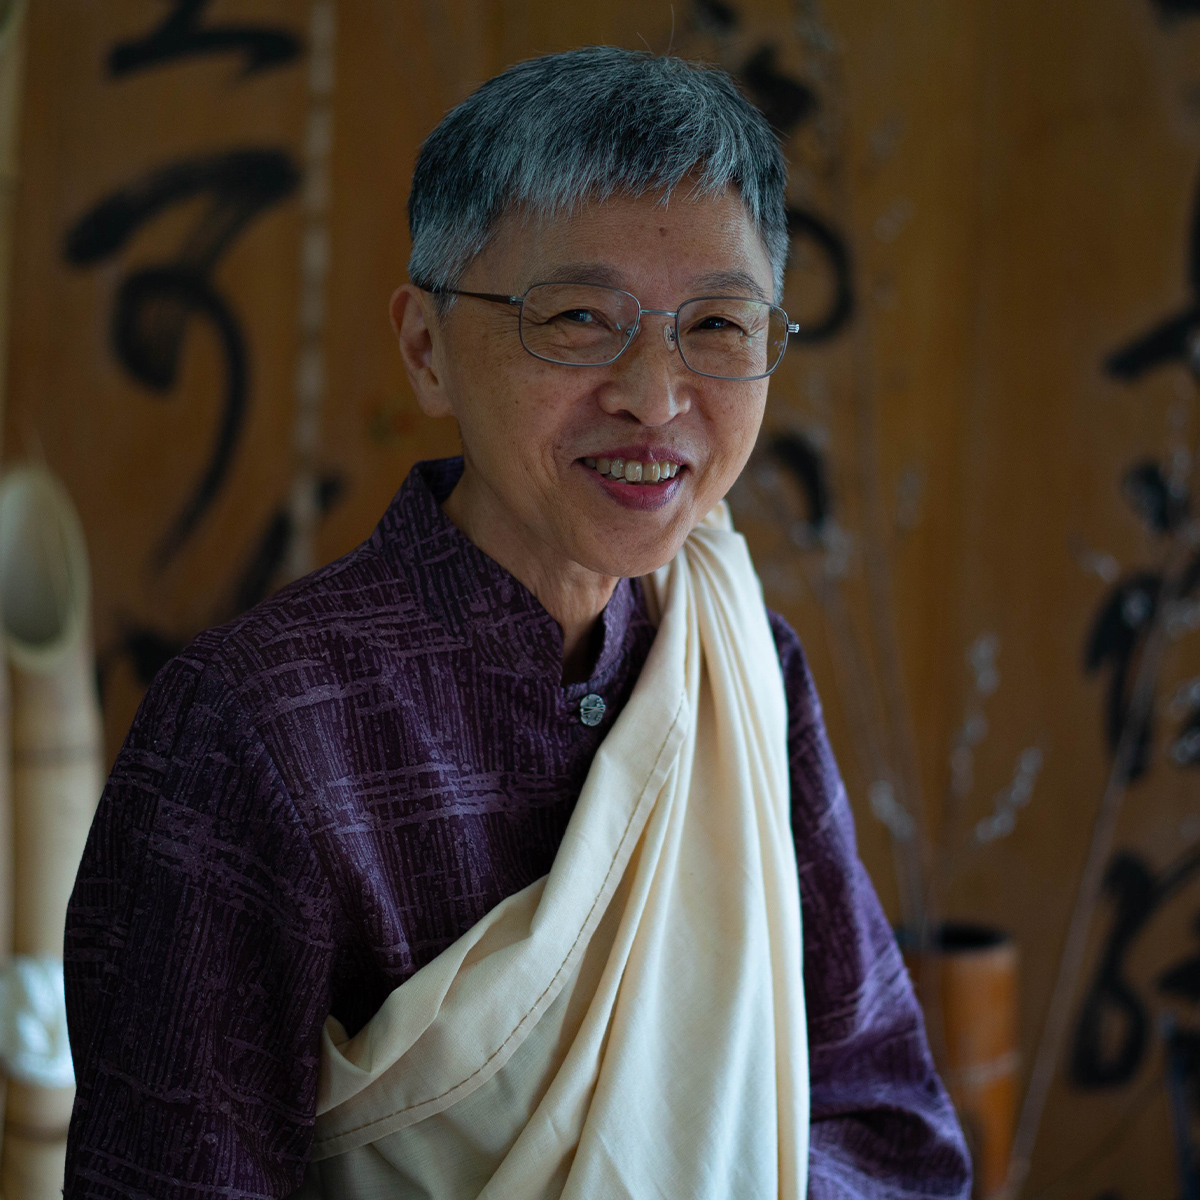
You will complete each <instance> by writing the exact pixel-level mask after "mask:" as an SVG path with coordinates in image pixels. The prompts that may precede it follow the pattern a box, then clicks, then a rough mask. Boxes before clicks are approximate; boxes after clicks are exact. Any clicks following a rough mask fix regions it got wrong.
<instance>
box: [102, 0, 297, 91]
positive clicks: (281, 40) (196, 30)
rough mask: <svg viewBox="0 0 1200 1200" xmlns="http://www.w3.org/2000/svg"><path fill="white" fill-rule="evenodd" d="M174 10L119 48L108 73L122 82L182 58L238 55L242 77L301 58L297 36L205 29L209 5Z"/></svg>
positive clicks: (192, 2)
mask: <svg viewBox="0 0 1200 1200" xmlns="http://www.w3.org/2000/svg"><path fill="white" fill-rule="evenodd" d="M169 2H170V3H172V5H173V7H172V9H171V11H170V12H169V13H168V14H167V15H166V17H165V18H164V19H163V21H162V23H161V24H159V25H156V26H155V27H154V28H153V29H152V30H151V31H150V32H149V33H148V34H146V35H145V37H140V38H133V39H131V40H130V41H127V42H118V43H117V45H115V46H114V47H113V48H112V50H111V52H110V53H109V56H108V73H109V74H110V75H111V76H113V77H114V78H117V79H119V78H120V77H121V76H123V75H130V74H132V73H133V72H135V71H144V70H146V69H148V68H150V67H157V66H161V65H162V64H163V63H168V62H175V61H176V60H178V59H181V58H195V57H198V56H200V55H204V54H229V53H240V54H242V55H244V56H245V65H244V69H243V72H242V74H243V77H245V76H247V75H253V74H255V73H256V72H258V71H267V70H271V69H272V68H273V67H282V66H286V65H287V64H288V63H290V62H292V61H293V60H294V59H296V58H297V57H299V54H300V49H301V43H300V39H299V38H298V37H296V35H295V34H293V33H289V32H287V31H286V30H283V29H272V28H269V27H267V26H265V25H233V24H229V25H202V24H201V23H200V21H201V18H202V16H203V15H204V10H205V9H206V8H207V7H208V4H209V0H169Z"/></svg>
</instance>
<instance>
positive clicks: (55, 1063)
mask: <svg viewBox="0 0 1200 1200" xmlns="http://www.w3.org/2000/svg"><path fill="white" fill-rule="evenodd" d="M0 1063H2V1064H3V1067H4V1072H5V1074H6V1075H8V1076H9V1078H11V1079H18V1080H20V1081H21V1082H22V1083H30V1084H34V1085H35V1086H38V1087H47V1088H65V1087H70V1086H71V1085H72V1084H74V1082H75V1071H74V1068H73V1067H72V1065H71V1043H70V1041H69V1039H68V1037H67V997H66V989H65V987H64V985H63V964H62V959H61V958H32V957H30V956H28V955H25V954H15V955H13V956H12V958H10V959H9V960H8V962H7V963H5V964H4V966H3V968H0Z"/></svg>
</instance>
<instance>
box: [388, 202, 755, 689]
mask: <svg viewBox="0 0 1200 1200" xmlns="http://www.w3.org/2000/svg"><path fill="white" fill-rule="evenodd" d="M686 191H687V189H686V187H685V188H683V189H681V192H684V193H686ZM553 279H562V280H572V281H576V282H591V283H605V284H609V285H611V286H614V287H619V288H623V289H624V290H626V291H629V292H632V293H633V294H634V295H635V296H637V297H638V299H639V300H640V301H641V303H642V305H643V307H644V308H657V309H668V310H674V309H676V308H677V307H678V306H679V304H680V303H681V302H682V301H684V300H686V299H688V298H690V297H692V296H701V295H712V294H714V293H716V294H726V295H728V294H738V295H749V296H757V297H759V298H762V299H770V298H771V293H772V275H771V265H770V261H769V259H768V256H767V251H766V247H765V246H764V244H763V242H762V239H761V238H760V237H759V235H758V233H757V232H756V231H755V229H754V226H753V224H752V223H751V221H750V219H749V217H748V216H747V214H746V210H745V208H744V206H743V204H742V202H741V199H740V197H739V196H738V195H737V194H736V192H734V191H727V192H725V193H724V194H722V195H720V196H718V197H715V198H689V197H686V196H685V195H676V196H673V197H672V198H671V200H670V202H669V203H668V204H666V205H663V204H661V203H660V202H659V200H658V198H657V197H653V196H647V197H640V198H622V199H614V200H611V201H608V202H606V203H603V204H592V205H589V206H587V207H585V208H583V209H582V211H580V212H579V213H577V214H573V215H569V216H564V217H561V218H557V219H554V220H545V221H539V222H533V221H530V220H525V219H522V218H521V217H520V216H518V215H516V214H510V215H509V216H508V217H506V218H505V219H504V220H502V221H501V223H500V225H499V227H498V229H497V230H496V233H495V235H494V237H493V239H492V241H491V242H490V243H489V245H488V247H487V248H486V249H485V250H484V252H483V253H482V254H480V255H479V257H478V258H477V259H476V260H475V261H474V262H473V263H472V264H471V267H470V268H469V270H468V271H467V272H466V274H465V276H464V277H463V279H462V280H461V282H460V284H459V286H460V287H461V288H463V289H466V290H470V291H479V292H499V293H503V294H506V295H507V294H511V295H520V294H521V293H522V292H524V291H525V289H526V288H527V287H529V286H530V285H531V284H534V283H539V282H544V281H547V280H553ZM391 315H392V322H393V326H394V328H395V329H396V333H397V336H398V338H399V341H400V349H401V354H402V356H403V359H404V365H405V368H406V370H407V372H408V377H409V379H410V381H411V383H412V386H413V389H414V391H415V392H416V396H417V400H418V403H419V404H420V407H421V409H422V411H423V412H425V413H426V414H427V415H429V416H433V417H443V416H452V417H454V419H455V420H456V421H457V422H458V428H459V432H460V436H461V438H462V445H463V456H464V459H465V468H464V471H463V475H462V479H461V480H460V482H459V484H458V485H457V487H456V488H455V490H454V492H453V493H452V494H451V495H450V497H449V498H448V499H447V501H446V503H445V506H444V507H445V511H446V513H447V515H448V516H449V517H450V519H451V520H452V521H454V523H455V524H456V525H457V526H458V527H459V528H460V529H461V530H462V531H463V532H464V533H465V534H466V536H467V537H468V538H470V540H471V541H472V542H474V543H475V544H476V545H477V546H478V547H479V548H480V549H481V550H483V551H484V552H485V553H486V554H488V555H489V556H490V557H491V558H493V559H495V560H496V561H497V562H498V563H500V565H501V566H503V567H505V568H506V569H507V570H508V571H510V572H511V573H512V574H513V575H515V576H516V577H517V579H519V580H520V581H521V582H522V583H523V584H525V586H526V587H528V588H529V589H530V591H532V592H533V594H534V595H535V596H537V598H538V599H539V600H540V601H541V603H542V604H543V605H544V606H545V608H546V610H547V611H548V612H549V613H550V614H551V616H553V617H554V618H555V619H556V620H557V621H558V623H559V625H560V626H561V627H562V630H563V655H564V680H570V679H572V678H582V677H583V674H582V673H583V672H585V671H586V662H587V647H588V635H589V633H590V631H591V629H592V627H593V625H594V623H595V621H596V618H597V616H598V615H599V613H600V612H601V610H602V609H603V608H604V606H605V604H606V603H607V602H608V599H609V597H610V596H611V594H612V591H613V588H614V587H615V586H616V583H617V580H618V579H619V578H620V577H622V576H636V575H644V574H646V573H647V572H650V571H653V570H655V569H656V568H657V567H660V566H662V565H663V564H664V563H666V562H668V561H669V560H670V559H671V558H672V557H673V556H674V554H675V552H676V551H677V550H678V549H679V547H680V546H681V545H682V543H683V540H684V539H685V538H686V537H687V535H688V534H689V533H690V532H691V530H692V529H693V528H694V527H695V525H696V524H697V523H698V522H699V521H700V520H701V519H702V518H703V517H704V516H705V514H706V513H707V512H708V511H709V510H710V509H711V508H712V507H713V505H714V504H716V502H717V501H718V500H720V499H721V497H723V496H724V495H725V493H726V492H727V491H728V490H729V488H730V486H731V485H732V484H733V482H734V480H735V479H736V478H737V476H738V474H739V472H740V471H741V469H742V467H743V466H744V465H745V462H746V459H747V458H748V457H749V454H750V451H751V449H752V447H753V445H754V440H755V438H756V436H757V434H758V429H759V425H760V424H761V422H762V416H763V409H764V406H765V404H766V398H767V383H768V381H767V380H766V379H759V380H753V381H749V382H733V381H726V380H718V379H708V378H705V377H703V376H700V375H696V374H694V373H692V372H691V371H689V370H688V368H687V367H686V366H684V364H683V362H682V360H681V359H680V357H679V354H678V352H677V350H675V348H674V347H673V345H672V344H671V342H670V340H669V339H668V338H667V337H665V336H664V335H663V325H664V324H666V323H668V321H669V318H666V317H661V316H643V318H642V327H641V331H640V332H639V334H638V336H637V337H636V338H635V339H634V341H633V343H632V345H630V347H629V348H628V349H627V350H626V351H625V353H624V354H623V355H622V356H621V357H620V358H619V359H617V361H616V362H614V363H611V364H609V365H608V366H603V367H591V366H588V367H569V366H559V365H555V364H551V363H545V362H542V361H540V360H538V359H536V358H534V357H533V356H532V355H530V354H528V353H526V351H525V350H524V348H523V347H522V346H521V343H520V339H519V337H518V316H517V310H516V309H515V308H507V307H505V306H503V305H499V304H493V303H489V302H486V301H481V300H475V299H470V298H459V299H457V300H456V301H455V303H454V305H453V307H452V308H451V310H450V311H449V313H447V314H446V315H445V316H444V317H441V316H439V315H438V313H437V311H436V309H435V306H434V302H433V298H432V297H431V296H429V295H428V294H427V293H425V292H422V291H420V289H418V288H416V287H414V286H413V285H411V284H406V285H404V286H403V287H401V288H399V289H398V290H397V291H396V293H395V295H394V296H393V297H392V301H391ZM621 447H645V448H646V449H647V450H648V451H653V454H654V455H655V456H656V457H657V458H659V459H664V458H665V459H668V460H671V461H675V462H680V463H682V464H684V466H683V468H682V469H681V470H680V472H679V475H678V477H677V480H676V483H677V484H678V486H676V487H674V488H672V489H671V495H670V497H669V499H667V501H666V502H665V503H663V504H662V505H661V506H659V507H658V508H656V509H650V510H647V509H640V510H639V509H634V508H630V507H627V506H626V505H625V504H623V503H620V502H619V501H618V500H617V499H614V495H613V493H614V491H615V488H613V487H609V486H607V485H605V484H604V483H603V482H602V481H601V478H600V476H599V475H598V474H597V472H595V471H594V470H592V469H590V468H588V467H587V466H585V464H584V462H583V460H584V458H585V457H588V456H590V457H597V458H598V457H602V456H608V457H612V456H614V454H613V452H614V451H619V449H620V448H621ZM624 457H640V456H636V455H631V454H626V455H624ZM646 457H647V458H649V457H651V455H650V454H649V453H648V454H647V455H646ZM619 486H620V487H622V488H623V487H626V486H628V485H619Z"/></svg>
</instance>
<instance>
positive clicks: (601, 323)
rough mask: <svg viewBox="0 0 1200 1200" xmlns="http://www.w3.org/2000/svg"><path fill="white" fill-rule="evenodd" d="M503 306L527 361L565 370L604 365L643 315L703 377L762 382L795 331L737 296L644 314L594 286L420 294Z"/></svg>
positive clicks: (630, 299) (769, 309) (783, 318)
mask: <svg viewBox="0 0 1200 1200" xmlns="http://www.w3.org/2000/svg"><path fill="white" fill-rule="evenodd" d="M424 290H425V291H428V292H432V293H433V294H435V295H449V296H470V297H472V298H473V299H475V300H489V301H491V302H492V303H493V304H508V305H512V306H513V307H514V308H517V309H518V310H519V313H520V317H519V329H520V336H521V345H522V346H524V347H525V349H526V350H527V351H529V353H530V354H532V355H533V357H534V358H540V359H541V360H542V361H543V362H549V363H559V364H561V365H562V366H564V367H604V366H607V365H608V364H609V363H611V362H616V360H617V359H618V358H620V357H621V355H622V354H624V353H625V351H626V350H627V349H628V348H629V344H630V342H632V341H633V339H634V338H635V337H636V336H637V333H638V330H639V329H640V328H641V320H642V316H643V315H645V314H649V315H651V316H656V317H672V318H673V322H672V323H671V324H667V325H664V326H663V336H664V337H665V339H666V341H667V345H668V346H670V347H671V348H672V349H678V351H679V357H680V358H681V359H683V363H684V365H685V366H686V367H687V368H688V369H689V370H691V371H694V372H695V373H696V374H697V375H707V376H708V377H709V378H710V379H732V380H749V379H764V378H765V377H766V376H768V375H770V374H771V372H772V371H774V370H775V368H776V367H777V366H779V363H780V361H781V360H782V359H783V352H784V350H786V349H787V340H788V334H789V333H799V332H800V326H799V325H796V324H793V323H792V322H790V321H789V320H788V315H787V313H786V312H784V311H783V309H782V308H780V307H779V306H778V305H777V304H768V303H767V302H766V301H765V300H751V299H749V298H747V297H744V296H697V297H696V298H695V299H692V300H685V301H684V302H683V303H682V304H681V305H680V306H679V308H678V309H676V310H675V311H674V312H672V311H670V310H668V309H665V308H643V307H642V306H641V303H640V301H639V300H638V298H637V297H636V296H634V295H632V294H631V293H630V292H623V291H621V289H620V288H614V287H604V286H602V285H600V284H595V283H535V284H534V285H533V286H532V287H531V288H529V290H528V291H526V292H525V294H524V295H523V296H504V295H499V294H497V293H495V292H464V291H460V290H458V289H457V288H425V289H424Z"/></svg>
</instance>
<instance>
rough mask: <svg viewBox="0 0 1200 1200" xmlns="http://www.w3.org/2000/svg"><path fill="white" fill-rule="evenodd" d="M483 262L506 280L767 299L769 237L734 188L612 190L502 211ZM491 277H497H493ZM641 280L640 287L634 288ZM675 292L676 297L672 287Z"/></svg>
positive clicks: (525, 284) (648, 300) (513, 284)
mask: <svg viewBox="0 0 1200 1200" xmlns="http://www.w3.org/2000/svg"><path fill="white" fill-rule="evenodd" d="M481 260H483V261H481V264H480V265H481V266H484V267H485V269H487V270H488V271H489V272H495V271H501V272H505V273H506V274H507V276H508V277H509V279H510V280H511V281H510V282H505V283H504V284H503V286H504V287H506V288H507V287H513V288H520V289H523V288H525V287H528V286H529V285H530V284H533V283H538V282H545V281H549V280H576V281H578V282H583V283H604V284H608V285H610V286H612V287H621V288H626V289H627V290H629V291H632V292H634V293H635V294H637V295H639V296H640V297H641V298H642V300H643V302H645V303H656V300H654V298H653V297H652V296H651V295H643V294H642V293H643V292H646V291H647V290H649V291H650V292H659V291H669V292H674V293H678V292H680V291H683V292H686V293H687V294H689V295H695V294H697V293H696V290H695V289H697V288H699V289H701V290H702V291H711V290H716V291H725V292H728V291H734V292H736V293H738V294H747V293H748V294H751V295H761V296H762V297H763V298H764V299H770V298H771V295H770V293H771V291H772V282H771V281H772V273H771V264H770V259H769V257H768V255H767V249H766V246H765V245H764V244H763V240H762V238H761V236H760V235H759V233H758V231H757V230H756V229H755V227H754V223H753V222H752V221H751V219H750V217H749V214H748V213H747V212H746V207H745V205H744V204H743V203H742V200H741V197H740V196H739V195H738V193H737V192H736V191H735V190H733V189H727V190H726V191H724V192H722V193H720V194H719V195H716V196H692V195H685V194H679V193H676V194H675V195H673V196H671V197H670V198H669V199H668V200H667V201H666V202H663V201H662V200H661V199H660V198H658V197H655V196H639V197H630V196H616V197H613V198H612V199H609V200H604V201H595V202H591V203H588V204H585V205H583V206H581V207H580V209H579V210H578V211H576V212H573V213H567V214H562V215H557V216H542V215H530V214H526V213H519V212H514V213H509V214H506V216H505V217H504V218H503V219H502V220H501V221H500V222H499V223H498V225H497V228H496V233H495V235H494V237H493V239H492V242H491V243H490V245H489V247H488V249H487V251H485V253H484V255H482V256H481ZM495 282H497V283H499V280H496V281H495ZM639 288H641V289H642V291H641V292H639ZM674 298H675V299H679V298H682V297H680V296H679V295H677V294H676V295H675V297H674Z"/></svg>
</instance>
